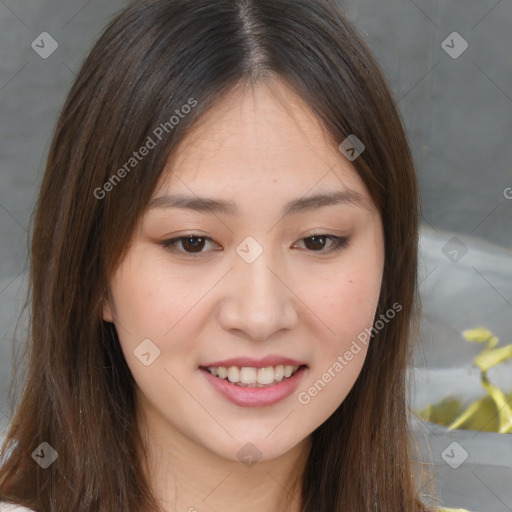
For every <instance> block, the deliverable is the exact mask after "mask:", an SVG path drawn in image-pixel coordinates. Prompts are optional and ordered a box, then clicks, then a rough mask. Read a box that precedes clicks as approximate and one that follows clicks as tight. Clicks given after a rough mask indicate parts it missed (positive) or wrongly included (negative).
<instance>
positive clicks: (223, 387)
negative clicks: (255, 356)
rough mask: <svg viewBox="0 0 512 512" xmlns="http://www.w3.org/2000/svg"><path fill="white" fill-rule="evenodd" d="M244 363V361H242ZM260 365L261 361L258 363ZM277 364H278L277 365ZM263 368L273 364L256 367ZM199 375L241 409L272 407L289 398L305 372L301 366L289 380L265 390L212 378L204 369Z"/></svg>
mask: <svg viewBox="0 0 512 512" xmlns="http://www.w3.org/2000/svg"><path fill="white" fill-rule="evenodd" d="M230 361H240V360H238V359H237V360H234V359H233V360H230ZM230 361H224V362H223V364H220V365H217V364H213V365H212V366H224V365H225V364H226V363H228V362H230ZM244 361H245V360H244ZM238 364H239V362H238V363H237V364H231V366H238ZM260 364H261V361H260ZM278 364H279V363H278ZM245 366H253V367H254V360H252V363H251V364H250V365H245ZM265 366H274V365H273V364H268V363H265V364H263V365H261V366H256V367H258V368H264V367H265ZM292 366H299V365H298V364H292ZM199 370H200V372H201V374H202V375H204V377H205V378H206V379H207V380H208V382H209V383H210V384H211V385H212V386H213V387H214V388H215V389H216V390H217V391H218V392H219V393H220V394H221V395H222V396H223V397H224V398H226V399H227V400H229V401H230V402H231V403H234V404H235V405H239V406H241V407H265V406H269V405H274V404H276V403H278V402H280V401H281V400H284V399H285V398H287V397H289V396H290V395H291V394H292V393H293V392H294V391H295V390H296V389H297V387H298V386H299V384H300V382H301V380H302V378H303V377H304V374H305V373H306V371H307V367H306V366H302V367H301V368H299V370H298V371H297V372H296V373H295V374H294V375H293V376H291V377H290V378H289V379H286V380H283V381H281V382H278V383H277V384H274V385H272V386H268V387H265V388H250V387H242V386H237V385H235V384H232V383H231V382H229V381H226V380H224V379H219V378H218V377H214V376H213V375H212V374H211V373H210V372H209V371H208V370H205V369H204V368H200V369H199Z"/></svg>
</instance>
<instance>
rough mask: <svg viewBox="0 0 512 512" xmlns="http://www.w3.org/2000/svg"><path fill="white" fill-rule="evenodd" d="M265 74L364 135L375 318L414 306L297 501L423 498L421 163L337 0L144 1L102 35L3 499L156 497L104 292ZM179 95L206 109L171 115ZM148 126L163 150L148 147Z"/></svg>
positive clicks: (57, 219) (312, 511) (327, 438)
mask: <svg viewBox="0 0 512 512" xmlns="http://www.w3.org/2000/svg"><path fill="white" fill-rule="evenodd" d="M270 76H278V77H279V78H281V79H283V80H286V82H287V83H288V84H289V85H290V86H291V87H292V88H293V89H294V90H295V91H296V92H297V94H299V95H300V96H301V97H302V98H304V99H305V101H306V102H307V103H308V105H309V106H310V107H311V109H312V110H313V112H314V113H315V114H316V115H317V116H318V118H319V119H320V120H321V121H322V122H323V125H324V126H325V129H326V130H327V132H328V133H329V134H330V136H331V137H332V140H333V141H334V142H335V143H336V144H339V143H340V142H342V141H343V140H344V139H345V138H346V137H347V136H349V135H351V134H354V135H356V136H357V138H358V139H360V140H361V141H363V143H364V144H365V150H364V152H363V153H362V154H361V155H360V156H359V158H357V159H356V160H355V161H354V162H353V165H354V166H355V168H356V170H357V172H358V173H359V175H360V176H361V178H362V179H363V181H364V183H365V185H366V186H367V188H368V190H369V192H370V195H371V197H372V198H373V201H374V202H375V204H376V206H377V207H378V209H379V210H380V212H381V215H382V220H383V225H384V235H385V263H384V275H383V282H382V289H381V295H380V299H379V304H378V309H377V313H376V317H375V318H376V319H378V318H380V315H381V314H383V313H384V312H386V311H387V310H389V309H390V308H391V307H392V304H394V303H399V304H400V305H401V306H402V310H401V312H400V313H399V314H397V315H396V317H395V318H394V319H393V321H391V322H389V323H387V325H386V327H385V328H384V329H382V330H379V331H378V332H377V333H376V334H375V335H374V337H373V339H372V342H371V343H370V344H369V349H368V353H367V357H366V360H365V363H364V366H363V368H362V371H361V373H360V375H359V377H358V379H357V381H356V383H355V385H354V386H353V388H352V390H351V391H350V393H349V395H348V396H347V397H346V399H345V400H344V401H343V403H342V404H341V405H340V407H339V408H338V409H337V410H336V411H335V412H334V413H333V414H332V416H331V417H330V418H329V419H328V420H327V421H325V422H324V423H323V424H322V425H321V426H320V427H318V428H317V429H316V430H315V431H314V432H313V433H312V441H313V442H312V450H311V453H310V456H309V459H308V462H307V466H306V470H305V473H304V475H303V476H302V478H301V485H302V511H303V512H342V511H347V510H350V511H351V512H368V511H369V510H371V511H373V512H419V511H424V510H427V507H426V506H425V505H423V504H422V503H421V501H420V499H419V492H418V491H417V490H415V485H414V478H413V466H412V463H411V460H412V458H413V457H412V448H411V446H410V445H409V442H410V440H409V431H408V418H407V414H408V409H407V403H406V389H407V380H406V367H407V365H408V363H410V360H411V357H412V355H411V346H410V341H411V334H412V333H413V332H415V329H412V328H411V327H413V326H415V325H416V321H417V306H418V296H417V281H416V280H417V276H416V267H417V245H418V210H419V199H418V190H417V181H416V175H415V170H414V163H413V159H412V156H411V152H410V149H409V146H408V142H407V139H406V135H405V133H404V129H403V126H402V122H401V119H400V115H399V113H398V110H397V108H396V106H395V103H394V99H393V95H392V93H391V91H390V89H389V86H388V85H387V83H386V80H385V77H384V74H383V72H382V71H381V69H380V67H379V65H378V64H377V62H376V60H375V58H374V57H373V56H372V53H371V52H370V50H369V49H368V47H367V45H366V44H365V42H364V40H363V39H362V37H361V36H360V35H358V33H357V32H356V30H355V28H354V27H353V26H352V25H351V24H350V23H349V22H348V21H347V20H346V19H345V18H344V16H343V15H342V13H341V12H340V10H339V9H338V8H337V7H336V5H335V4H334V2H333V1H329V0H292V1H291V0H216V1H215V2H212V1H211V0H194V1H191V0H144V1H136V2H133V3H131V4H130V5H129V6H128V7H126V8H125V9H124V10H123V11H122V12H121V13H120V14H119V15H118V16H117V17H116V18H115V19H114V20H113V21H112V22H111V23H110V24H109V25H108V27H107V28H106V30H105V31H104V33H103V34H102V35H101V37H100V38H99V40H98V41H97V43H96V44H95V46H94V47H93V49H92V51H91V52H90V54H89V56H88V57H87V59H86V60H85V62H84V64H83V66H82V68H81V70H80V72H79V74H78V76H77V78H76V81H75V83H74V85H73V86H72V88H71V91H70V93H69V95H68V98H67V100H66V102H65V104H64V107H63V109H62V112H61V115H60V118H59V120H58V123H57V126H56V130H55V134H54V137H53V141H52V144H51V147H50V150H49V155H48V159H47V165H46V172H45V175H44V178H43V182H42V186H41V190H40V195H39V198H38V201H37V205H36V209H35V218H34V229H33V237H32V246H31V255H30V256H31V272H30V287H29V298H28V299H27V301H30V304H31V317H30V333H29V337H28V345H27V354H28V355H27V358H28V364H27V376H26V379H25V380H24V386H23V392H22V395H21V399H20V401H19V404H18V405H17V406H16V412H15V414H14V417H13V419H12V422H11V426H10V430H9V432H8V435H7V438H6V441H5V443H4V445H3V447H2V459H3V465H2V467H1V468H0V491H1V494H0V498H1V499H3V500H7V501H12V502H15V503H19V504H21V505H25V506H28V507H31V508H33V509H35V510H38V511H40V512H42V511H50V510H51V511H55V512H64V511H66V512H67V511H69V510H72V511H74V512H93V511H100V510H101V511H105V512H107V511H114V510H122V511H124V512H139V511H141V510H144V511H149V510H160V508H159V505H158V503H157V501H156V499H155V497H154V496H153V495H152V493H151V487H150V484H149V482H148V481H147V478H146V477H145V474H144V471H143V463H144V457H143V454H144V450H143V446H142V440H141V437H140V434H139V432H138V429H137V418H136V411H137V409H136V401H135V395H134V380H133V377H132V375H131V373H130V371H129V368H128V366H127V364H126V362H125V360H124V358H123V355H122V352H121V350H120V346H119V341H118V338H117V333H116V330H115V327H114V325H113V324H112V323H108V322H105V321H103V319H102V307H101V302H100V301H101V298H102V295H103V293H104V292H105V290H106V288H107V284H108V278H109V276H110V275H111V274H112V272H113V271H114V270H115V268H116V265H118V264H119V262H120V261H121V260H122V257H123V255H124V254H126V251H127V249H128V247H129V244H130V240H131V237H132V236H133V233H134V231H135V227H136V225H137V222H138V221H139V219H140V217H141V214H142V213H143V211H144V209H145V207H146V206H147V204H148V202H149V200H150V198H151V196H152V194H153V191H154V190H155V187H156V185H157V182H158V180H159V178H160V176H161V174H162V171H163V169H164V166H165V163H166V162H167V161H168V159H169V157H170V155H171V154H172V152H173V149H174V148H175V147H176V146H177V144H178V143H179V142H180V140H182V139H183V138H184V136H185V135H186V134H187V133H188V132H189V130H190V129H191V127H192V126H193V125H194V122H195V121H197V120H198V119H200V117H201V114H202V113H204V112H205V111H206V110H207V109H208V108H210V107H212V106H214V105H215V101H216V99H218V98H219V97H220V96H221V95H222V94H224V93H226V92H227V91H229V90H230V88H232V87H234V86H236V85H239V84H254V83H256V82H257V81H258V80H263V79H265V78H266V77H270ZM184 105H193V107H190V108H188V109H187V110H186V112H187V114H186V115H180V116H179V117H180V119H179V122H174V123H171V122H170V119H171V117H172V116H173V115H177V111H178V113H179V112H185V109H183V110H180V108H181V107H182V106H184ZM158 128H160V130H158ZM149 139H151V140H152V142H153V144H154V147H152V148H151V151H149V152H148V154H147V155H146V156H145V157H144V158H141V159H135V157H134V152H135V151H137V150H138V148H141V147H142V146H144V145H146V146H147V145H149V144H150V143H149ZM340 158H341V155H340ZM132 159H135V160H132ZM120 169H124V171H125V172H124V173H123V172H122V171H120ZM115 176H117V177H115ZM43 442H47V443H49V444H50V445H51V446H52V447H53V448H54V449H55V450H56V451H57V453H58V459H57V461H56V462H55V463H54V464H52V465H51V466H50V467H49V468H48V469H42V468H41V467H40V466H39V465H38V464H36V463H35V462H34V460H33V459H32V457H31V454H32V452H33V451H34V449H35V448H36V447H38V446H39V445H40V443H43Z"/></svg>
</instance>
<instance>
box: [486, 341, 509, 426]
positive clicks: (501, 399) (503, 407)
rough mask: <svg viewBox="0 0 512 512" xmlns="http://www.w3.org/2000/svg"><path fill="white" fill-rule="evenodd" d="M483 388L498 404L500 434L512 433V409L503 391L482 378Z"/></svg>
mask: <svg viewBox="0 0 512 512" xmlns="http://www.w3.org/2000/svg"><path fill="white" fill-rule="evenodd" d="M511 346H512V345H511ZM482 386H483V387H484V388H485V389H486V390H487V392H488V393H489V395H490V396H491V397H492V399H493V400H494V402H495V404H496V408H497V410H498V418H499V422H500V424H499V429H498V432H500V433H502V434H506V433H508V432H512V407H510V405H509V400H508V399H507V397H506V396H505V394H504V393H503V391H501V389H499V388H497V387H496V386H494V385H492V384H491V383H490V382H489V380H488V379H487V377H485V378H482Z"/></svg>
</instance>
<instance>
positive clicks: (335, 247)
mask: <svg viewBox="0 0 512 512" xmlns="http://www.w3.org/2000/svg"><path fill="white" fill-rule="evenodd" d="M314 237H320V238H329V239H331V240H333V244H332V246H331V248H330V249H328V250H326V251H324V250H319V251H313V250H310V251H308V252H313V253H321V254H322V255H327V254H331V253H334V252H337V251H340V250H341V249H344V248H345V247H347V246H348V242H349V240H350V239H349V237H343V236H335V235H329V234H325V233H313V234H311V235H309V236H307V237H304V238H301V239H300V241H302V240H308V239H310V238H314ZM189 238H199V239H204V240H206V241H208V242H213V240H212V239H211V238H210V237H208V236H202V235H196V234H194V233H191V234H190V235H183V236H178V237H176V238H171V239H169V240H164V241H163V242H161V243H160V245H162V246H163V247H164V249H165V250H166V251H169V252H170V253H178V254H185V255H186V256H190V257H192V258H195V257H199V256H200V255H202V254H204V251H201V252H196V253H194V252H187V251H178V250H176V245H177V244H178V243H179V242H180V241H182V240H186V239H189Z"/></svg>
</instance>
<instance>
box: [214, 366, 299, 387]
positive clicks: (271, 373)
mask: <svg viewBox="0 0 512 512" xmlns="http://www.w3.org/2000/svg"><path fill="white" fill-rule="evenodd" d="M299 368H300V367H299V366H291V365H282V364H279V365H277V366H267V367H265V368H254V367H248V366H244V367H242V368H239V367H238V366H229V367H226V366H216V367H207V368H206V370H207V371H209V372H210V373H211V374H212V375H213V376H214V377H218V378H219V379H223V380H228V381H229V382H231V383H232V384H236V385H237V386H241V387H258V388H260V387H268V386H273V385H275V384H277V383H278V382H282V381H283V380H286V379H288V378H290V377H292V376H293V375H294V374H295V373H296V372H297V371H298V370H299Z"/></svg>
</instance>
